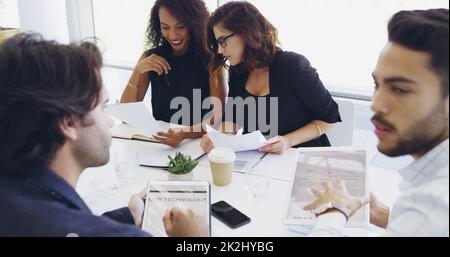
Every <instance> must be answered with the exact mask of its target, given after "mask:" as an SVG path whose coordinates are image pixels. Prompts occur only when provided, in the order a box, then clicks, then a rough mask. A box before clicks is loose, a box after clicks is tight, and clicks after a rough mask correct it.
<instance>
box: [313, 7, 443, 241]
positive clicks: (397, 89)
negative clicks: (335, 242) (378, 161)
mask: <svg viewBox="0 0 450 257" xmlns="http://www.w3.org/2000/svg"><path fill="white" fill-rule="evenodd" d="M388 28H389V29H388V30H389V43H388V44H387V45H386V47H385V48H384V49H383V51H382V52H381V55H380V57H379V60H378V64H377V67H376V68H375V71H374V72H373V78H374V81H375V96H374V98H373V103H372V110H373V111H374V113H375V115H374V117H373V118H372V122H373V124H374V126H375V133H376V135H377V137H378V138H379V144H378V149H379V151H380V152H382V153H384V154H385V155H387V156H390V157H396V156H402V155H411V156H412V157H414V159H415V161H414V162H413V163H412V164H410V165H409V166H408V167H406V168H404V169H403V170H401V171H400V175H401V177H402V181H401V184H400V190H401V191H402V194H401V196H400V197H399V198H398V199H397V201H396V203H395V204H394V206H393V208H392V210H390V209H389V208H388V207H387V206H385V205H383V204H382V203H380V202H379V201H378V200H377V199H376V198H375V197H374V196H373V195H372V196H371V199H370V208H371V210H370V221H371V223H372V224H374V225H376V226H379V227H382V228H385V229H386V234H385V235H386V236H447V237H448V236H449V146H448V136H449V93H448V88H449V80H448V68H449V67H448V66H449V11H448V9H432V10H420V11H401V12H399V13H397V14H395V15H394V16H393V18H392V19H391V21H390V22H389V26H388ZM323 186H324V190H325V191H323V192H322V191H320V190H317V189H314V190H312V192H313V193H314V194H315V195H316V197H317V200H316V201H314V202H313V203H311V204H309V205H307V206H305V210H312V211H313V212H314V213H315V214H316V215H317V216H318V218H317V224H316V226H315V228H314V230H313V232H312V234H311V235H313V236H329V235H341V234H342V229H343V227H344V226H345V224H346V221H347V220H348V218H350V217H351V216H352V215H353V214H354V213H355V212H356V211H357V210H358V209H359V208H361V207H362V206H363V205H365V204H366V203H368V202H369V201H368V200H369V199H361V198H356V197H353V196H351V195H350V194H349V193H348V191H347V189H346V187H345V183H344V182H343V181H337V182H336V184H332V183H331V182H329V183H324V185H323Z"/></svg>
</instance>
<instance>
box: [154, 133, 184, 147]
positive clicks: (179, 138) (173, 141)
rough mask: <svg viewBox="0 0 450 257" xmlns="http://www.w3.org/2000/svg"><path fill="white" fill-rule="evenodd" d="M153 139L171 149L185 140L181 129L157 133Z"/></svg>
mask: <svg viewBox="0 0 450 257" xmlns="http://www.w3.org/2000/svg"><path fill="white" fill-rule="evenodd" d="M153 137H154V138H155V139H156V140H158V141H159V142H161V143H163V144H165V145H168V146H171V147H177V146H178V145H179V144H180V143H181V142H183V140H184V139H185V136H184V132H183V131H182V130H181V129H169V130H168V131H167V132H166V133H164V132H159V133H158V135H156V136H153Z"/></svg>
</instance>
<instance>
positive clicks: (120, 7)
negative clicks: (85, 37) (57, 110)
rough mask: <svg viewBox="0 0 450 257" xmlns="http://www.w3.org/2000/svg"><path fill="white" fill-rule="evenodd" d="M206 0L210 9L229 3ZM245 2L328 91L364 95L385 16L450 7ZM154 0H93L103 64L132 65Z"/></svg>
mask: <svg viewBox="0 0 450 257" xmlns="http://www.w3.org/2000/svg"><path fill="white" fill-rule="evenodd" d="M3 1H5V0H3ZM205 1H206V3H207V6H208V8H209V10H210V11H214V10H215V9H216V7H217V4H219V5H221V4H224V3H226V2H228V0H205ZM248 1H249V2H251V3H253V4H254V5H255V6H256V7H257V8H258V9H259V10H260V11H261V12H262V13H263V15H264V16H266V17H267V18H268V19H269V20H270V21H271V22H272V23H273V24H274V25H275V26H276V27H277V29H278V32H279V38H280V41H281V44H282V45H281V46H282V48H283V49H284V50H288V51H294V52H297V53H300V54H303V55H305V56H306V57H307V58H308V59H309V60H310V61H311V63H312V65H313V66H314V67H315V68H317V70H318V72H319V74H320V76H321V79H322V81H323V82H324V84H325V85H326V86H327V88H328V89H329V90H330V91H332V92H333V93H334V94H335V95H338V96H348V95H352V96H356V98H359V99H365V100H368V99H370V98H371V96H372V94H373V80H372V77H371V73H372V71H373V69H374V68H375V65H376V62H377V59H378V54H379V52H380V50H381V49H382V48H383V46H384V45H385V44H386V41H387V29H386V27H387V22H388V20H389V18H390V17H391V16H392V15H393V14H394V13H396V12H397V11H399V10H412V9H428V8H440V7H443V8H448V7H449V4H448V1H447V0H364V1H361V0H248ZM154 2H155V0H134V1H126V0H92V6H93V18H94V24H95V34H96V36H97V37H98V38H100V39H101V40H102V41H103V42H104V48H105V49H104V57H105V59H106V64H108V63H117V62H119V63H121V64H124V65H121V66H120V67H123V66H125V67H128V68H130V67H133V66H134V65H135V64H136V62H137V60H138V58H139V56H140V55H141V53H142V52H143V50H144V46H145V32H146V27H147V23H148V16H149V14H150V9H151V8H152V6H153V4H154ZM111 61H112V62H111Z"/></svg>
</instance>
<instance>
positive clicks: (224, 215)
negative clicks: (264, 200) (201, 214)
mask: <svg viewBox="0 0 450 257" xmlns="http://www.w3.org/2000/svg"><path fill="white" fill-rule="evenodd" d="M211 214H212V215H213V216H214V217H216V218H217V219H219V220H220V221H222V222H223V223H225V224H226V225H227V226H229V227H230V228H233V229H234V228H238V227H240V226H243V225H245V224H247V223H249V222H250V220H251V219H250V218H249V217H248V216H247V215H245V214H243V213H242V212H240V211H238V210H237V209H236V208H234V207H233V206H231V205H229V204H228V203H227V202H225V201H220V202H217V203H215V204H213V205H211Z"/></svg>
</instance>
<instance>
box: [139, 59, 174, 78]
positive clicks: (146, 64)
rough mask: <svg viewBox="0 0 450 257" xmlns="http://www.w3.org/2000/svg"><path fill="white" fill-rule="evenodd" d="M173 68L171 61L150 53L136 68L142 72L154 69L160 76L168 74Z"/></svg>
mask: <svg viewBox="0 0 450 257" xmlns="http://www.w3.org/2000/svg"><path fill="white" fill-rule="evenodd" d="M171 69H172V68H171V67H170V64H169V62H167V60H166V59H164V58H163V57H161V56H159V55H157V54H152V55H150V56H149V57H147V58H145V59H143V60H142V61H140V62H139V63H138V64H137V66H136V70H137V71H139V73H140V74H142V73H146V72H149V71H154V72H156V73H158V75H160V76H161V75H163V74H168V73H169V71H170V70H171Z"/></svg>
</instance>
